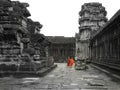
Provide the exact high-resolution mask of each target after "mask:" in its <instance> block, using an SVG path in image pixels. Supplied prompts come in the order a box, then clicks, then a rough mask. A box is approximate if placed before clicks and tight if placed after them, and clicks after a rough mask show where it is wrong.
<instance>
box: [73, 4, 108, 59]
mask: <svg viewBox="0 0 120 90" xmlns="http://www.w3.org/2000/svg"><path fill="white" fill-rule="evenodd" d="M106 14H107V12H106V10H105V7H104V6H102V4H101V3H97V2H92V3H85V4H84V5H82V7H81V11H80V12H79V16H80V18H79V25H80V26H79V33H77V34H76V55H75V56H76V58H78V59H85V60H89V52H90V51H89V40H90V37H91V35H92V34H94V33H95V32H96V31H97V30H98V29H99V28H101V27H103V26H104V24H105V23H106V22H107V18H106Z"/></svg>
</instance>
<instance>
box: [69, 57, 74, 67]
mask: <svg viewBox="0 0 120 90" xmlns="http://www.w3.org/2000/svg"><path fill="white" fill-rule="evenodd" d="M73 64H74V59H73V58H71V59H70V62H69V66H71V67H72V66H73Z"/></svg>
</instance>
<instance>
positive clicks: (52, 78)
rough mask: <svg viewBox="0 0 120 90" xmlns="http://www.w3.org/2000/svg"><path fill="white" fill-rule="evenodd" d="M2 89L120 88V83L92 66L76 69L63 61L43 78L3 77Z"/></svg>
mask: <svg viewBox="0 0 120 90" xmlns="http://www.w3.org/2000/svg"><path fill="white" fill-rule="evenodd" d="M0 90H120V83H118V82H115V81H113V80H112V79H111V78H110V77H108V76H107V75H105V74H104V73H102V72H100V71H98V70H96V69H94V68H92V67H89V69H88V70H86V71H84V70H83V71H78V70H77V71H76V70H75V69H74V67H73V68H70V67H67V66H66V64H65V63H64V64H63V63H62V64H58V67H57V68H56V69H55V70H53V71H52V72H50V73H49V74H48V75H46V76H45V77H42V78H22V79H15V78H12V77H11V78H1V79H0Z"/></svg>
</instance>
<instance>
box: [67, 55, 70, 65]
mask: <svg viewBox="0 0 120 90" xmlns="http://www.w3.org/2000/svg"><path fill="white" fill-rule="evenodd" d="M67 66H70V57H68V59H67Z"/></svg>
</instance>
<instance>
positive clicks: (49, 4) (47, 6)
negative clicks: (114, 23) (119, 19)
mask: <svg viewBox="0 0 120 90" xmlns="http://www.w3.org/2000/svg"><path fill="white" fill-rule="evenodd" d="M12 1H16V0H12ZM17 1H21V2H27V3H29V5H30V6H29V7H28V10H29V11H30V13H31V17H30V18H31V19H32V20H34V21H39V22H40V23H41V24H42V25H43V27H42V29H41V33H42V34H44V35H45V36H65V37H74V36H75V33H78V32H79V29H78V27H79V24H78V19H79V15H78V13H79V11H80V10H81V6H82V5H83V4H84V3H88V2H100V3H102V5H103V6H104V7H105V8H106V11H107V18H108V19H110V18H111V17H112V16H113V15H114V14H115V13H116V12H117V11H118V10H119V9H120V4H119V2H120V1H118V0H17Z"/></svg>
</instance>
